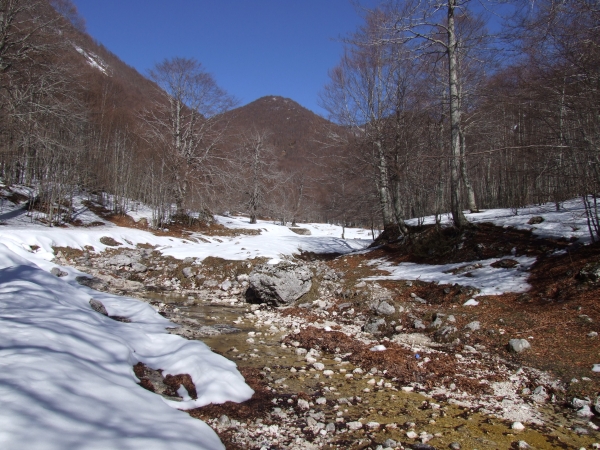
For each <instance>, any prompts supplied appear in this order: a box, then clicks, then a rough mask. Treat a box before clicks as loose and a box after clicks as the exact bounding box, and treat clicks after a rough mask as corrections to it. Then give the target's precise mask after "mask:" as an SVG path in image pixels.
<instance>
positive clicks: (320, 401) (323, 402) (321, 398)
mask: <svg viewBox="0 0 600 450" xmlns="http://www.w3.org/2000/svg"><path fill="white" fill-rule="evenodd" d="M315 403H316V404H317V405H324V404H325V403H327V399H326V398H325V397H319V398H318V399H317V400H316V401H315Z"/></svg>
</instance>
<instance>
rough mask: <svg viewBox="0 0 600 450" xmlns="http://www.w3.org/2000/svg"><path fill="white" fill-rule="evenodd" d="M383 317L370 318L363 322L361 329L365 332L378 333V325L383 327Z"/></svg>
mask: <svg viewBox="0 0 600 450" xmlns="http://www.w3.org/2000/svg"><path fill="white" fill-rule="evenodd" d="M385 325H386V323H385V319H382V318H372V319H371V320H370V321H369V322H367V323H366V324H365V326H364V327H363V331H364V332H365V333H371V334H377V333H379V332H380V331H379V327H385Z"/></svg>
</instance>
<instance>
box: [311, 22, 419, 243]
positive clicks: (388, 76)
mask: <svg viewBox="0 0 600 450" xmlns="http://www.w3.org/2000/svg"><path fill="white" fill-rule="evenodd" d="M366 19H367V23H366V25H365V26H364V27H362V28H361V29H360V30H359V31H358V32H357V33H355V34H354V35H353V36H352V39H351V40H349V41H348V42H347V46H346V47H347V48H346V53H345V55H344V56H343V58H342V60H341V62H340V63H339V65H338V66H337V67H335V68H334V69H333V70H331V71H330V74H329V76H330V82H329V84H328V85H327V86H326V87H325V90H324V92H323V94H322V95H321V100H322V104H323V106H324V107H325V109H327V111H328V112H329V113H330V117H331V119H332V120H334V121H335V122H337V123H339V124H341V125H343V126H345V127H348V128H349V129H351V133H350V134H349V136H350V138H351V140H352V141H354V144H353V145H355V146H356V148H359V149H360V153H359V154H358V155H359V158H362V159H364V160H365V161H366V162H368V164H369V165H370V166H371V167H372V169H373V178H372V180H373V183H374V185H375V186H376V189H377V192H378V194H379V204H380V210H381V215H382V219H383V228H384V232H383V235H382V236H381V238H382V239H386V240H393V239H395V238H397V237H398V236H399V235H401V234H405V233H407V231H408V229H407V227H406V225H405V224H404V220H403V218H402V217H398V215H396V214H395V213H394V206H393V200H392V187H391V185H390V160H389V158H390V154H391V150H392V146H391V145H390V143H389V140H388V139H387V131H388V128H389V123H390V120H391V118H392V117H394V114H395V112H396V109H397V107H398V106H399V105H401V104H402V102H401V101H399V99H398V94H399V92H400V90H399V89H398V82H399V79H400V78H402V79H406V73H404V72H403V70H404V69H406V67H407V66H402V65H401V64H398V62H399V60H400V59H401V58H400V57H399V53H401V52H402V51H403V48H402V47H401V46H399V45H397V44H395V43H391V40H390V39H389V36H386V35H383V34H382V30H384V27H383V26H382V25H383V23H382V21H383V19H384V17H382V15H381V13H380V12H379V11H375V12H373V13H371V14H369V15H368V16H367V18H366Z"/></svg>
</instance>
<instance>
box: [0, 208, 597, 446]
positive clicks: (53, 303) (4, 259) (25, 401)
mask: <svg viewBox="0 0 600 450" xmlns="http://www.w3.org/2000/svg"><path fill="white" fill-rule="evenodd" d="M78 208H79V209H78V212H77V218H78V219H80V220H81V221H82V222H83V223H87V224H89V223H92V222H94V221H102V219H100V218H99V217H97V216H96V215H95V214H93V213H92V212H91V211H89V210H87V209H86V208H85V207H83V206H82V205H80V206H79V207H78ZM148 212H149V210H146V209H144V208H143V207H140V208H138V209H137V210H136V212H135V214H133V215H134V216H135V218H136V219H138V220H139V219H140V218H141V217H144V215H145V214H146V215H147V214H148ZM537 215H541V216H543V217H544V219H545V220H544V222H542V223H541V224H538V225H533V226H532V225H527V221H528V220H529V218H531V217H533V216H537ZM468 218H469V220H471V221H475V222H484V221H487V222H490V221H491V222H494V223H496V224H498V225H501V226H514V227H517V228H533V227H535V230H534V232H535V233H536V234H539V235H543V236H553V237H559V236H565V237H571V236H575V237H578V238H580V239H581V240H583V241H585V240H586V237H587V225H586V222H585V215H584V214H583V209H582V206H581V204H580V203H578V202H577V201H573V202H567V203H565V204H564V209H563V210H561V211H560V212H556V211H554V205H545V206H542V207H535V208H533V207H532V208H529V209H521V210H519V214H518V215H515V214H514V212H513V211H511V210H494V211H486V212H482V213H479V214H475V215H471V214H469V215H468ZM217 220H218V222H219V223H221V224H223V225H224V226H226V227H230V228H245V229H259V230H260V231H261V234H260V235H257V236H250V235H241V236H237V237H223V236H219V237H214V236H202V235H194V234H192V235H190V236H189V238H188V239H178V238H174V237H165V236H155V235H153V234H151V233H149V232H145V231H141V230H137V229H130V228H121V227H117V226H115V225H113V224H110V223H106V224H105V225H103V226H94V227H70V226H69V227H65V228H50V227H47V226H44V225H43V224H40V223H38V222H36V221H34V220H32V218H31V217H30V216H28V215H27V213H26V212H25V211H24V210H22V209H20V207H19V206H18V205H13V204H12V203H10V202H9V201H7V200H3V201H2V204H1V205H0V223H2V225H0V244H1V245H0V343H1V344H0V365H1V366H2V370H0V398H1V399H2V408H0V448H3V449H4V448H5V449H21V448H35V449H65V448H99V449H100V448H102V449H105V448H123V449H137V448H140V449H141V448H143V449H154V448H156V449H163V448H165V449H166V448H177V449H184V448H195V449H198V448H209V449H213V448H222V444H221V443H220V441H219V439H218V437H217V436H216V434H215V433H214V432H213V431H212V430H211V429H210V428H209V427H208V426H206V425H205V424H204V423H203V422H201V421H199V420H196V419H192V418H190V417H189V416H188V415H187V414H185V413H183V412H181V411H177V409H176V408H181V409H186V408H192V407H196V406H200V405H205V404H208V403H210V402H216V403H219V402H224V401H227V400H232V401H243V400H245V399H247V398H249V397H250V396H251V395H252V390H251V389H250V388H249V387H248V386H247V385H246V384H245V382H244V380H243V378H242V377H241V375H240V374H239V372H238V371H237V369H236V366H235V364H234V363H232V362H230V361H228V360H227V359H225V358H223V357H221V356H219V355H216V354H214V353H212V352H211V351H210V350H209V349H208V347H206V346H205V345H204V344H203V343H201V342H198V341H186V340H184V339H182V338H180V337H178V336H174V335H170V334H167V333H166V331H165V327H167V326H169V322H167V321H166V319H164V318H162V317H161V316H160V315H159V314H158V313H157V312H156V311H155V310H154V309H153V308H152V307H150V306H149V305H147V304H145V303H142V302H140V301H137V300H134V299H130V298H124V297H117V296H114V295H110V294H105V293H99V292H96V291H92V290H91V289H89V288H87V287H84V286H81V285H79V284H78V283H77V282H76V281H75V278H76V276H78V275H80V274H79V273H78V272H77V271H75V270H74V269H71V268H64V267H63V268H61V269H62V270H65V271H67V272H68V276H66V277H62V278H57V277H55V276H54V275H51V274H50V273H49V271H50V270H51V269H52V268H53V267H54V266H55V264H53V263H52V262H50V261H51V260H52V259H53V257H54V253H53V249H52V247H73V248H78V249H83V248H84V247H85V246H90V247H92V248H93V249H94V251H103V250H105V249H106V248H107V247H106V245H104V244H102V243H101V242H100V240H101V238H102V237H111V238H113V239H115V240H116V241H119V242H121V243H122V244H123V247H135V246H136V245H137V244H141V243H149V244H151V245H154V246H156V248H157V250H159V251H161V252H162V253H163V254H165V255H171V256H173V257H176V258H180V259H182V258H185V257H189V256H191V257H195V258H198V259H200V260H201V259H203V258H206V257H208V256H218V257H221V258H225V259H232V260H243V259H248V258H254V257H266V258H269V259H270V261H271V262H273V263H274V262H277V261H279V260H280V259H282V258H284V257H286V256H288V255H291V254H293V253H297V252H298V251H300V250H303V251H311V252H317V253H324V252H327V253H331V252H337V253H348V252H352V251H355V250H361V249H364V248H365V247H366V246H367V245H368V244H370V243H371V239H370V237H371V236H370V232H369V231H368V230H363V229H346V230H345V237H346V239H342V238H341V235H342V229H341V227H338V226H334V225H324V224H299V227H301V228H306V229H308V230H310V232H311V234H310V236H305V235H298V234H296V233H294V232H292V231H291V230H289V228H287V227H284V226H281V225H277V224H274V223H272V222H267V221H259V223H258V224H255V225H251V224H250V223H249V221H248V219H247V218H243V217H217ZM431 220H433V218H426V223H427V221H431ZM199 238H201V239H199ZM514 259H516V260H518V262H519V263H520V266H521V268H522V269H526V268H527V267H528V266H530V265H531V264H532V263H533V259H531V258H526V257H519V258H514ZM492 262H493V261H492V260H490V261H478V263H479V264H481V266H482V267H481V268H478V269H475V270H473V271H472V274H473V277H471V278H464V277H462V278H461V277H458V276H455V275H452V274H450V273H448V272H449V271H450V270H452V269H456V268H457V267H459V266H461V265H460V264H453V265H448V266H426V265H417V264H401V265H398V266H391V265H390V264H389V263H385V262H379V267H380V268H383V269H385V270H387V271H389V272H390V275H389V276H388V277H379V279H381V278H396V279H420V280H423V281H438V282H443V283H455V282H458V283H461V284H469V285H472V286H475V287H477V288H479V289H481V290H482V294H494V293H501V292H506V291H513V292H521V291H523V290H526V289H527V283H526V279H527V272H526V271H524V270H518V269H494V268H492V267H491V266H490V264H491V263H492ZM91 298H94V299H97V300H99V301H101V302H102V303H103V304H104V305H105V306H106V308H107V310H108V312H109V314H110V315H119V316H125V317H128V318H130V319H131V323H121V322H117V321H114V320H111V319H110V318H108V317H105V316H103V315H101V314H98V313H97V312H95V311H93V310H92V308H91V307H90V304H89V301H90V299H91ZM137 362H143V363H145V364H146V365H148V366H150V367H153V368H160V369H163V370H164V371H165V372H166V373H172V374H177V373H188V374H190V375H191V376H192V379H193V381H194V383H195V385H196V389H197V391H198V399H197V400H191V399H189V400H186V401H184V402H182V403H175V402H168V401H166V400H164V399H163V398H162V397H160V396H158V395H155V394H153V393H151V392H149V391H146V390H144V389H141V388H139V387H138V386H137V385H136V383H137V378H136V377H135V375H134V373H133V369H132V366H133V365H134V364H136V363H137Z"/></svg>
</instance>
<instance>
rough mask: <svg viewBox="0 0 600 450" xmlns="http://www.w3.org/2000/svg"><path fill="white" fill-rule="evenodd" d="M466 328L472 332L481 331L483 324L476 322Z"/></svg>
mask: <svg viewBox="0 0 600 450" xmlns="http://www.w3.org/2000/svg"><path fill="white" fill-rule="evenodd" d="M465 328H467V329H469V330H471V331H477V330H479V329H481V323H479V321H478V320H474V321H473V322H470V323H468V324H467V325H466V326H465Z"/></svg>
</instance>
